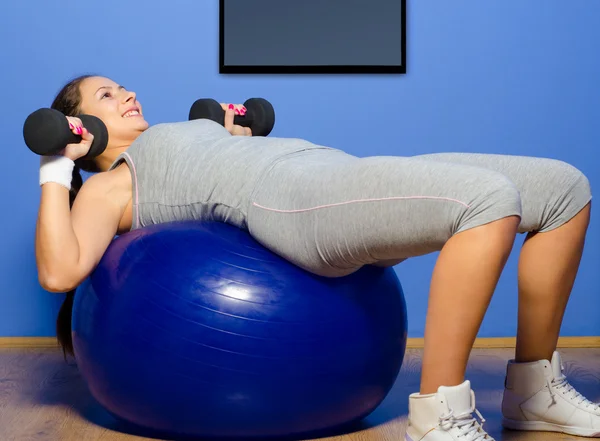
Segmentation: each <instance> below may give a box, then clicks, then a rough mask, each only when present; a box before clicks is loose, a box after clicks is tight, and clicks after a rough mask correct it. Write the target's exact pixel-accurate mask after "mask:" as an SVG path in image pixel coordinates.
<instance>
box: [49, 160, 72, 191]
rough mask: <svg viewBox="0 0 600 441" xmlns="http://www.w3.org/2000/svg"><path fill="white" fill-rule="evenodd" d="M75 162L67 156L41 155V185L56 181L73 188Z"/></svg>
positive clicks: (69, 188) (67, 187) (68, 188)
mask: <svg viewBox="0 0 600 441" xmlns="http://www.w3.org/2000/svg"><path fill="white" fill-rule="evenodd" d="M74 167H75V162H73V161H72V160H71V159H69V158H67V157H66V156H62V155H56V156H40V185H43V184H45V183H46V182H56V183H57V184H60V185H62V186H63V187H65V188H66V189H67V190H71V180H72V179H73V168H74Z"/></svg>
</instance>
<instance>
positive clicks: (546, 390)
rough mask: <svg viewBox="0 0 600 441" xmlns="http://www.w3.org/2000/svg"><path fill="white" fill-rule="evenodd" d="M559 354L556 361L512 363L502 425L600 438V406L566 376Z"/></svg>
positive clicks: (509, 370)
mask: <svg viewBox="0 0 600 441" xmlns="http://www.w3.org/2000/svg"><path fill="white" fill-rule="evenodd" d="M562 372H563V366H562V362H561V359H560V355H559V354H558V352H554V354H553V355H552V361H551V362H549V361H548V360H540V361H534V362H530V363H515V362H514V360H511V361H509V362H508V367H507V369H506V380H505V388H504V398H503V399H502V414H503V416H504V418H503V420H502V425H503V426H504V427H506V428H508V429H513V430H535V431H547V432H562V433H568V434H570V435H578V436H588V437H595V438H600V404H595V403H592V402H591V401H589V400H588V399H586V398H585V397H584V396H582V395H581V394H580V393H579V392H577V391H576V390H575V388H574V387H573V386H571V385H570V384H569V382H568V381H567V377H565V376H564V375H563V373H562Z"/></svg>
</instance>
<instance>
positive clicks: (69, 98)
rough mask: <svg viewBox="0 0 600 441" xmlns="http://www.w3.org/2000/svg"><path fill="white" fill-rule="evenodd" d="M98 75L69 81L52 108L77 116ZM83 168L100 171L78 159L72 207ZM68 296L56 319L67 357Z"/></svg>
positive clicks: (70, 344)
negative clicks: (85, 86) (87, 84)
mask: <svg viewBox="0 0 600 441" xmlns="http://www.w3.org/2000/svg"><path fill="white" fill-rule="evenodd" d="M93 76H96V75H81V76H79V77H77V78H74V79H72V80H71V81H69V82H68V83H67V84H66V85H65V86H63V88H62V89H61V90H60V92H58V94H57V95H56V98H54V101H53V102H52V106H51V107H52V109H55V110H58V111H59V112H62V113H63V114H64V115H65V116H77V115H79V114H80V113H81V90H80V86H81V83H82V82H83V81H84V80H85V79H86V78H90V77H93ZM81 170H84V171H86V172H90V173H97V172H99V171H100V169H99V168H98V166H97V165H96V163H95V162H94V161H93V160H90V159H77V160H75V167H74V168H73V176H72V178H71V190H70V192H69V206H70V207H71V208H72V207H73V203H74V202H75V197H77V193H78V192H79V190H80V189H81V187H82V185H83V178H82V176H81ZM66 294H67V295H66V298H65V300H64V302H63V304H62V306H61V307H60V310H59V311H58V317H57V319H56V337H57V339H58V343H59V344H60V345H61V346H62V349H63V354H64V357H65V359H66V357H67V354H70V355H75V352H74V349H73V340H72V337H71V316H72V314H73V301H74V299H75V290H72V291H69V292H68V293H66Z"/></svg>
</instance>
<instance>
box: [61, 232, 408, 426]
mask: <svg viewBox="0 0 600 441" xmlns="http://www.w3.org/2000/svg"><path fill="white" fill-rule="evenodd" d="M406 320H407V316H406V304H405V299H404V294H403V292H402V287H401V285H400V282H399V280H398V278H397V276H396V273H395V272H394V270H393V268H377V267H372V266H366V267H364V268H362V269H361V270H359V271H357V272H356V273H354V274H351V275H349V276H346V277H342V278H326V277H321V276H316V275H314V274H311V273H309V272H306V271H304V270H302V269H300V268H298V267H297V266H295V265H293V264H291V263H289V262H287V261H286V260H284V259H283V258H281V257H279V256H277V255H276V254H274V253H272V252H270V251H268V250H267V249H265V248H264V247H263V246H261V245H260V244H259V243H258V242H256V241H255V240H254V239H253V238H252V237H251V236H250V235H249V234H248V233H247V232H245V231H243V230H240V229H239V228H236V227H233V226H230V225H227V224H224V223H218V222H211V223H200V222H175V223H169V224H161V225H155V226H150V227H145V228H142V229H139V230H135V231H132V232H129V233H126V234H124V235H122V236H119V237H118V238H116V239H115V240H114V241H113V242H112V243H111V245H110V246H109V247H108V249H107V250H106V252H105V254H104V256H103V258H102V259H101V261H100V263H99V265H98V266H97V268H96V269H95V270H94V272H93V273H92V274H91V275H90V277H89V278H87V279H86V280H85V281H84V283H83V284H82V285H81V286H80V287H79V289H78V291H77V293H76V296H75V303H74V309H73V328H72V335H73V344H74V349H75V356H76V361H77V365H78V367H79V370H80V372H81V375H82V377H83V379H84V381H85V382H86V384H87V385H88V387H89V390H90V392H91V394H92V395H93V397H94V398H95V399H96V400H97V401H98V402H99V403H100V404H101V405H102V406H103V407H104V408H105V409H106V410H107V411H108V412H109V413H111V414H112V415H113V416H115V417H116V418H118V419H119V420H121V421H124V422H126V423H129V424H133V425H134V426H135V427H139V428H144V429H145V430H151V431H156V432H157V433H160V434H162V435H165V434H168V435H169V436H181V435H183V436H194V437H234V438H243V437H254V438H256V437H258V438H267V437H284V436H297V435H300V434H307V433H314V432H319V431H328V430H333V429H335V430H338V428H341V427H344V426H345V425H346V424H350V423H354V422H356V421H358V420H361V419H363V418H364V417H365V416H367V415H368V414H369V413H371V412H372V411H373V410H374V409H375V408H376V407H377V406H378V405H379V404H380V403H381V402H382V400H383V399H384V398H385V397H386V395H387V394H388V392H389V391H390V389H391V387H392V385H393V384H394V382H395V380H396V378H397V376H398V373H399V371H400V367H401V365H402V360H403V358H404V352H405V348H406V332H407V324H406Z"/></svg>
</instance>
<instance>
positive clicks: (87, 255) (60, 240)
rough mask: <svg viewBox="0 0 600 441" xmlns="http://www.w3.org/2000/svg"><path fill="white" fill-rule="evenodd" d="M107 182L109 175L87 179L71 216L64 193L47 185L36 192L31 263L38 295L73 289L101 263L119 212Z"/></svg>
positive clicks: (113, 232)
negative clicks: (38, 195)
mask: <svg viewBox="0 0 600 441" xmlns="http://www.w3.org/2000/svg"><path fill="white" fill-rule="evenodd" d="M111 178H112V176H111V174H110V173H100V174H98V175H94V176H91V177H90V178H89V179H88V180H87V181H86V182H85V184H84V185H83V187H82V188H81V190H80V191H79V194H78V195H77V198H76V199H75V203H74V204H73V209H72V210H70V209H69V191H68V190H67V189H66V188H65V187H63V186H61V185H59V184H55V183H53V182H48V183H46V184H44V185H43V186H42V197H41V202H40V209H39V214H38V221H37V228H36V262H37V266H38V278H39V282H40V284H41V285H42V287H43V288H44V289H46V290H48V291H51V292H67V291H70V290H72V289H75V288H76V287H77V286H78V285H79V284H80V283H81V282H82V281H83V280H84V279H85V278H86V277H87V276H88V275H89V274H90V273H91V271H92V270H93V269H94V268H95V266H96V265H97V264H98V262H99V261H100V259H101V258H102V255H103V254H104V252H105V251H106V248H107V247H108V245H109V244H110V242H111V241H112V239H113V238H114V236H115V234H116V232H117V229H118V226H119V221H120V219H121V217H122V215H123V210H124V207H123V204H121V203H119V198H115V197H114V189H113V186H114V185H113V184H112V183H111V182H114V180H113V179H111Z"/></svg>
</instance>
